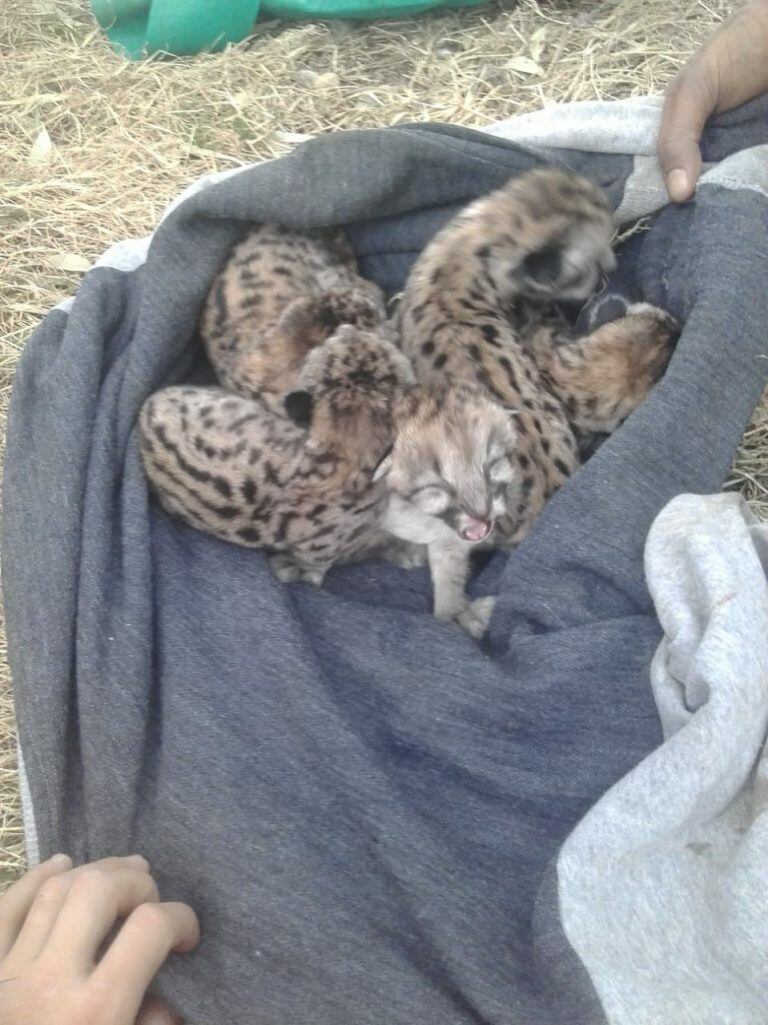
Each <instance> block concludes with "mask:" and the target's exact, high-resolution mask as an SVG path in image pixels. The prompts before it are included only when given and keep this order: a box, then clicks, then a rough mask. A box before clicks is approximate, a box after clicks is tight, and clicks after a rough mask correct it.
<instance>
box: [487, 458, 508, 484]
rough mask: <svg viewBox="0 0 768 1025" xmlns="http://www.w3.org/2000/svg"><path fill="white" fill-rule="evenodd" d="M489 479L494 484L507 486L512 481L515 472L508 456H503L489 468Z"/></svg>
mask: <svg viewBox="0 0 768 1025" xmlns="http://www.w3.org/2000/svg"><path fill="white" fill-rule="evenodd" d="M487 472H488V477H489V479H490V480H492V481H493V482H494V484H506V483H508V482H509V481H511V480H512V477H513V475H514V470H513V469H512V463H510V461H509V459H508V458H507V457H506V456H501V457H500V458H499V459H496V460H494V462H492V463H491V464H490V466H489V467H488V471H487Z"/></svg>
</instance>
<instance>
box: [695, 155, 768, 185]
mask: <svg viewBox="0 0 768 1025" xmlns="http://www.w3.org/2000/svg"><path fill="white" fill-rule="evenodd" d="M705 185H720V186H721V187H722V188H724V189H751V190H752V191H753V192H759V193H761V194H762V195H763V196H768V146H753V147H752V148H751V149H743V150H740V151H739V152H738V153H733V154H732V155H731V156H729V157H726V158H725V160H721V161H720V163H719V164H716V165H715V166H714V167H711V169H710V170H708V171H707V172H706V173H705V174H703V175H702V177H701V179H700V180H699V188H701V187H702V186H705Z"/></svg>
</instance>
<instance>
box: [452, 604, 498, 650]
mask: <svg viewBox="0 0 768 1025" xmlns="http://www.w3.org/2000/svg"><path fill="white" fill-rule="evenodd" d="M495 604H496V599H495V598H494V597H492V596H490V595H489V596H488V597H487V598H476V599H475V601H473V602H470V603H469V605H468V606H467V607H466V609H464V611H463V612H460V613H459V614H458V616H456V623H457V624H458V625H459V626H460V627H461V629H462V630H464V631H465V632H466V633H468V634H469V636H470V637H474V638H475V639H476V640H479V639H480V638H481V637H482V636H483V634H484V633H485V631H486V630H487V629H488V624H489V623H490V621H491V616H492V615H493V608H494V606H495Z"/></svg>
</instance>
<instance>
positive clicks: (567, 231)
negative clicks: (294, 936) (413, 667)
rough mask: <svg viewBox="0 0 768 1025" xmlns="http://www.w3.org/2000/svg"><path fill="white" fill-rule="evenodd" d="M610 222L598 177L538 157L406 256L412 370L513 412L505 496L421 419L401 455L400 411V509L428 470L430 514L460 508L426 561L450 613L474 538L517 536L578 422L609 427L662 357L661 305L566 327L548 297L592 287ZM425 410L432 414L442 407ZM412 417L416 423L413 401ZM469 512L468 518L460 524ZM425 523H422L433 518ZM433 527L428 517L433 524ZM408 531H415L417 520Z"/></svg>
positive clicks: (556, 478)
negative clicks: (585, 330) (466, 467)
mask: <svg viewBox="0 0 768 1025" xmlns="http://www.w3.org/2000/svg"><path fill="white" fill-rule="evenodd" d="M612 234H613V225H612V219H611V215H610V211H609V208H608V205H607V202H606V200H605V197H604V196H603V195H602V193H601V192H600V191H599V190H598V189H597V188H596V187H595V186H593V185H592V184H591V183H590V182H588V181H586V180H585V179H582V178H580V177H578V176H576V175H574V174H572V173H570V172H565V171H560V170H554V169H545V170H537V171H532V172H529V173H528V174H525V175H522V176H521V177H519V178H516V179H514V180H513V181H511V182H510V183H508V184H507V185H506V186H504V187H503V188H501V189H499V190H498V191H497V192H495V193H492V194H490V195H488V196H486V197H484V198H482V199H480V200H478V201H476V202H475V203H472V204H471V205H470V206H468V207H467V208H466V209H465V210H464V211H463V212H462V213H460V214H459V215H458V216H457V217H456V218H455V219H454V220H452V221H451V222H450V223H449V224H448V225H447V226H446V227H445V228H444V229H443V230H442V231H441V232H439V233H438V234H437V235H436V236H435V238H434V239H433V241H432V242H431V243H430V244H429V245H428V246H427V247H426V249H425V250H424V252H423V253H422V254H421V256H420V257H419V259H418V260H417V261H416V264H415V265H414V267H413V270H412V272H411V275H410V277H409V280H408V282H407V284H406V288H405V291H404V294H403V297H402V301H401V304H400V308H399V313H398V315H399V324H400V330H401V335H402V347H403V351H404V352H405V354H406V355H407V356H408V357H409V358H410V359H411V361H412V362H413V365H414V369H415V372H416V376H417V379H418V380H419V381H420V382H422V383H424V384H426V385H429V386H432V387H435V386H437V387H442V388H450V387H455V386H457V385H458V386H464V387H466V388H469V389H475V390H479V391H480V392H481V393H482V395H483V396H484V397H485V399H486V400H487V401H488V402H489V403H490V404H492V405H495V407H496V409H497V415H498V411H499V410H505V411H506V415H507V417H508V418H509V417H511V418H512V419H513V421H514V430H513V431H511V432H510V433H509V434H508V435H507V448H506V451H505V456H506V458H507V459H508V461H509V463H510V465H511V471H510V472H509V473H508V475H507V477H506V480H505V487H504V502H503V509H501V508H500V501H499V499H498V497H494V489H493V485H492V482H491V481H490V480H488V481H487V482H486V486H485V490H484V491H483V492H482V493H480V494H478V492H477V487H478V486H479V484H478V482H480V481H481V480H482V478H481V477H479V476H477V477H476V478H475V485H476V486H475V490H474V491H473V492H468V491H467V489H466V487H465V486H464V483H462V482H461V481H460V480H457V479H456V474H455V472H454V471H453V470H451V469H450V468H449V467H450V463H449V464H448V467H446V463H445V462H444V461H443V460H442V459H441V455H440V453H441V446H442V444H443V442H442V440H441V438H442V436H441V432H440V430H437V429H431V430H430V431H428V432H425V431H424V430H423V425H421V429H420V430H419V431H417V432H416V433H418V435H419V437H420V439H421V441H420V443H419V445H418V446H417V447H414V446H411V448H410V452H409V455H408V458H407V459H406V458H405V455H404V451H403V450H402V448H401V444H400V439H401V436H402V437H405V434H404V433H403V432H404V430H405V428H404V426H403V424H401V425H400V426H399V428H398V440H397V441H396V443H395V448H394V451H393V453H392V456H391V458H390V459H389V460H388V462H387V463H386V464H385V466H384V467H383V468H382V472H384V473H385V474H386V475H387V476H388V478H389V480H390V483H391V486H392V488H393V490H394V492H395V493H396V495H397V496H398V503H396V504H397V505H398V508H399V516H398V517H397V519H398V520H399V521H401V522H402V521H404V520H405V519H406V516H405V510H406V507H407V506H408V505H409V504H410V506H412V507H413V506H415V505H416V504H417V503H414V501H413V496H414V495H419V494H421V492H420V491H419V482H421V481H423V480H424V479H425V476H427V477H428V476H429V474H430V472H431V473H432V480H431V484H430V487H431V491H430V492H429V494H430V496H431V500H432V502H433V504H434V508H435V510H437V512H436V513H435V516H433V519H440V517H441V516H442V515H443V514H444V510H445V508H446V507H449V508H455V507H456V506H458V507H459V508H460V509H462V510H463V512H464V513H465V514H466V515H465V516H464V518H463V519H462V520H461V521H459V520H456V522H457V529H456V530H455V531H454V533H453V537H452V538H447V537H445V538H443V539H442V540H441V541H440V545H441V549H442V550H441V552H440V555H439V559H438V561H439V563H440V566H439V567H437V569H435V568H433V579H434V581H435V587H436V589H437V586H438V580H443V581H446V580H448V581H450V586H448V587H447V589H446V592H445V594H444V595H443V596H442V599H441V601H440V604H441V606H442V608H443V609H444V615H445V616H446V617H448V616H449V615H451V613H453V615H454V616H455V615H461V614H463V613H464V611H465V609H466V598H465V597H464V591H463V581H464V580H465V579H466V572H467V565H468V560H469V551H470V548H471V547H472V546H473V545H481V546H488V545H493V546H502V547H512V546H514V545H516V544H517V543H519V542H520V541H521V540H522V539H523V538H524V537H525V535H526V534H527V533H528V532H529V531H530V529H531V526H532V525H533V523H534V521H535V519H536V517H537V516H538V514H539V512H540V511H541V509H542V508H543V506H544V503H545V502H546V500H547V499H548V498H549V496H550V495H552V493H553V492H554V491H555V490H557V488H559V487H560V486H561V485H562V484H563V483H564V482H565V480H566V479H567V478H568V476H569V475H570V474H571V473H573V471H574V470H575V469H576V468H577V467H578V465H579V452H578V444H577V436H576V432H577V431H583V432H592V431H596V432H610V431H612V430H614V429H615V428H616V427H617V426H618V424H619V423H621V421H622V420H623V419H624V418H625V417H627V416H628V415H629V414H630V413H631V412H632V411H633V410H634V409H635V408H636V407H637V406H638V405H639V404H640V402H642V401H643V399H644V398H645V396H646V395H647V394H648V391H649V390H650V388H651V387H652V386H653V384H654V383H655V381H656V380H657V379H658V378H659V377H660V376H661V374H662V373H663V371H664V369H665V367H666V364H667V362H668V359H669V356H670V354H671V351H672V346H673V343H674V340H675V338H676V331H677V328H676V324H675V322H674V321H673V319H672V318H671V317H670V316H669V315H668V314H667V313H665V312H664V311H662V310H659V309H656V308H655V307H652V306H648V305H646V304H639V305H636V306H630V307H629V308H628V309H627V311H626V316H624V317H623V318H620V319H618V320H615V321H611V322H609V323H606V324H603V325H601V326H600V327H598V328H596V329H595V330H594V331H592V332H591V333H590V334H589V335H587V336H586V337H584V338H581V339H579V340H575V339H574V338H573V337H572V335H571V333H570V328H569V327H568V326H567V323H566V321H565V320H564V318H563V317H562V316H561V315H560V314H559V312H558V310H557V308H556V307H555V305H554V303H555V301H561V300H583V299H586V298H587V297H588V296H589V295H590V294H592V293H593V292H594V291H595V289H596V287H597V286H598V285H599V283H600V280H601V278H602V276H603V274H604V273H605V272H606V271H608V270H610V269H612V268H613V267H614V265H615V259H614V256H613V253H612V251H611V239H612ZM433 415H434V416H435V418H436V419H437V420H439V418H440V413H439V412H434V413H433ZM413 419H414V423H418V420H419V414H418V412H417V411H414V417H413ZM473 430H476V428H473ZM427 439H428V440H427ZM441 489H442V492H443V493H444V497H443V498H442V500H441V499H440V498H439V494H440V490H441ZM417 511H418V512H419V513H420V514H423V513H424V509H423V508H422V509H420V510H417ZM467 515H468V516H469V517H470V518H471V519H472V520H473V525H472V526H471V528H470V529H469V530H467V529H466V528H467V519H466V516H467ZM414 518H415V519H416V518H418V517H416V512H414ZM443 522H444V521H443ZM390 526H391V528H392V529H393V530H394V531H395V532H397V530H398V529H400V528H399V527H398V523H390ZM422 526H423V528H424V529H423V534H424V536H425V537H426V536H427V535H429V533H430V530H429V529H427V526H426V524H422ZM437 529H438V528H437V526H436V525H435V524H434V523H433V524H432V531H433V532H435V531H437ZM408 536H409V537H410V538H411V539H412V540H416V539H417V538H418V531H412V530H411V531H408ZM435 543H436V542H435ZM448 549H452V551H449V550H448ZM430 562H431V563H432V562H433V559H432V552H431V549H430ZM446 562H447V563H449V564H451V563H452V564H453V569H452V571H450V572H448V571H447V570H446V569H445V563H446Z"/></svg>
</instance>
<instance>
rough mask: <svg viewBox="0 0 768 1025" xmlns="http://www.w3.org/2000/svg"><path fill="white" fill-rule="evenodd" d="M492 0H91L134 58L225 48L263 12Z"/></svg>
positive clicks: (334, 12) (393, 14)
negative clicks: (162, 53) (154, 54)
mask: <svg viewBox="0 0 768 1025" xmlns="http://www.w3.org/2000/svg"><path fill="white" fill-rule="evenodd" d="M486 2H487V0H263V2H262V0H91V7H92V9H93V13H94V16H95V18H96V20H97V21H98V23H99V25H101V27H102V28H103V29H104V31H105V32H106V34H107V36H108V38H109V41H110V42H111V43H112V46H113V47H114V48H115V49H116V50H117V51H118V52H119V53H122V54H124V55H125V56H128V57H130V58H131V59H132V60H138V59H139V58H141V57H146V56H147V55H148V54H152V53H158V52H164V53H173V54H177V55H179V56H183V55H186V54H194V53H200V52H202V51H212V50H222V49H223V48H224V47H225V46H226V45H227V43H237V42H239V41H240V40H241V39H245V37H246V36H247V35H248V34H249V33H250V32H251V30H252V28H253V25H254V22H255V21H256V19H257V18H258V17H259V15H260V14H261V15H262V16H264V17H268V18H284V19H286V20H291V21H296V20H301V19H323V20H324V19H326V18H329V19H330V18H348V19H350V20H358V19H372V18H401V17H405V16H407V15H411V14H419V13H420V12H422V11H429V10H433V9H437V8H439V7H478V6H479V5H480V4H482V3H486Z"/></svg>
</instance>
